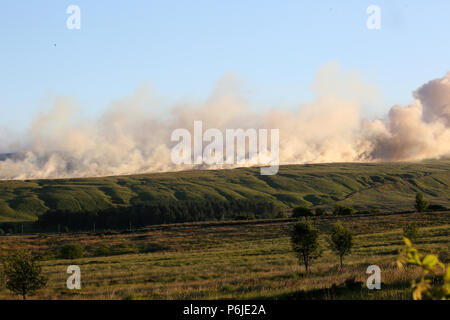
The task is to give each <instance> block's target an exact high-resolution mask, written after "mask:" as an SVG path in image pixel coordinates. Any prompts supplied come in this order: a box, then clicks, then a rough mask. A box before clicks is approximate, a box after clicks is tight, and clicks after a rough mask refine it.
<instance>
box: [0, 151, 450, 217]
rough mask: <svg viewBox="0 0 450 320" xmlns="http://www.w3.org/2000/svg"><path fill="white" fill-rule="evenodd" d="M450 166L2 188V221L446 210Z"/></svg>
mask: <svg viewBox="0 0 450 320" xmlns="http://www.w3.org/2000/svg"><path fill="white" fill-rule="evenodd" d="M449 172H450V160H449V159H443V160H430V161H423V162H420V163H399V162H396V163H333V164H314V165H312V164H311V165H287V166H281V167H280V171H279V173H278V174H277V175H274V176H262V175H260V170H259V168H239V169H233V170H210V171H200V170H197V171H195V170H194V171H185V172H170V173H158V174H144V175H134V176H119V177H105V178H84V179H59V180H30V181H0V222H2V221H34V220H36V219H37V216H38V215H40V214H42V213H43V212H45V211H47V210H48V209H59V210H69V211H83V210H84V211H91V210H101V209H105V208H108V207H111V206H129V205H133V204H135V203H137V202H152V201H164V200H174V201H182V200H188V199H189V200H194V201H195V200H202V199H210V200H223V201H226V200H228V199H249V198H262V199H264V200H268V201H272V202H273V203H274V204H276V205H277V206H279V207H280V208H290V207H294V206H299V205H307V206H311V207H318V206H320V207H328V208H332V207H334V205H335V204H341V205H350V206H354V207H355V208H357V209H368V208H374V207H381V209H382V210H384V211H389V210H392V211H402V210H412V209H413V200H414V196H415V194H416V192H418V191H421V192H423V193H424V195H425V197H426V198H427V199H428V200H430V201H431V202H432V203H433V204H440V205H444V206H448V204H449V203H450V188H449V185H450V174H449Z"/></svg>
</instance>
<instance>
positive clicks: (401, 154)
mask: <svg viewBox="0 0 450 320" xmlns="http://www.w3.org/2000/svg"><path fill="white" fill-rule="evenodd" d="M312 90H313V91H314V93H315V96H316V98H315V99H314V100H313V101H310V102H307V103H304V104H301V105H300V106H299V108H298V109H297V110H296V111H289V110H280V109H277V108H274V109H272V110H269V111H266V112H261V111H255V110H254V109H253V108H252V105H251V104H250V102H249V101H248V100H247V99H246V97H245V95H243V94H241V92H240V86H239V83H238V82H237V81H236V80H235V79H234V78H233V77H232V76H225V77H223V78H222V79H221V80H220V81H219V82H218V83H217V86H216V88H215V90H214V91H213V92H212V94H211V95H210V97H209V98H208V99H206V100H205V101H202V102H199V103H192V102H184V103H179V104H177V105H174V106H172V107H171V108H170V111H169V112H168V113H166V114H162V113H157V114H152V112H154V110H155V107H157V106H158V104H159V103H161V102H158V101H157V99H156V98H155V95H154V93H153V92H152V90H150V89H148V88H142V89H140V90H137V91H136V92H135V93H134V94H133V95H132V96H130V97H127V98H124V99H122V100H120V101H116V102H114V103H113V104H112V105H111V106H110V107H109V108H108V110H107V111H106V112H105V113H104V114H103V115H102V116H100V117H99V118H96V119H85V118H81V117H80V116H79V112H77V102H76V100H74V99H73V98H70V97H60V98H58V99H56V101H54V105H53V108H52V110H51V111H50V112H48V113H44V114H41V115H40V116H39V117H37V119H35V120H34V122H33V124H32V126H31V128H30V129H29V131H28V133H27V134H26V135H25V136H24V137H21V139H20V141H10V140H8V139H7V137H6V136H5V135H4V133H5V134H6V132H7V131H6V129H2V130H0V133H1V134H2V137H0V150H2V151H3V150H5V151H9V152H12V153H13V154H12V155H8V156H5V155H3V156H2V157H0V179H41V178H64V177H89V176H107V175H121V174H135V173H147V172H161V171H174V170H185V169H190V168H193V167H188V166H186V165H184V166H177V165H174V164H173V163H172V162H171V158H170V152H171V148H172V146H173V145H174V144H175V142H171V141H170V136H171V133H172V131H173V130H174V129H176V128H186V129H188V130H190V131H191V132H192V130H193V122H194V120H203V127H204V130H206V129H207V128H218V129H220V130H222V132H225V129H227V128H229V129H237V128H243V129H247V128H256V129H258V128H267V129H272V128H273V129H277V128H278V129H280V163H281V164H293V163H319V162H353V161H408V160H422V159H429V158H440V157H446V156H450V73H448V74H447V75H446V76H445V77H443V78H441V79H435V80H432V81H430V82H428V83H426V84H424V85H423V86H422V87H420V88H419V89H418V90H416V91H415V92H414V93H413V96H414V98H415V101H414V103H413V104H411V105H409V106H399V105H396V106H394V107H392V108H391V110H390V111H389V113H388V115H387V116H386V117H385V118H382V119H375V120H368V119H363V118H362V116H361V111H362V109H363V106H364V105H366V104H368V103H370V104H373V103H374V101H377V97H378V95H379V93H378V91H377V89H376V88H375V87H374V86H370V85H365V84H364V83H363V82H362V81H361V80H360V79H359V77H358V75H357V74H355V73H344V72H342V71H341V70H340V69H339V67H338V66H337V65H336V64H331V65H328V66H326V67H324V68H322V69H321V70H319V72H318V75H317V79H316V80H315V82H314V84H313V86H312ZM152 110H153V111H152ZM11 146H14V147H11ZM11 148H14V149H11ZM200 167H201V168H206V167H205V166H200ZM223 167H226V166H223ZM195 168H197V167H195ZM208 168H217V166H215V167H213V166H210V167H208Z"/></svg>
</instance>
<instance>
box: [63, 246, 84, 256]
mask: <svg viewBox="0 0 450 320" xmlns="http://www.w3.org/2000/svg"><path fill="white" fill-rule="evenodd" d="M83 256H84V248H83V247H82V246H81V245H79V244H66V245H65V246H63V247H62V248H61V250H60V258H61V259H79V258H82V257H83Z"/></svg>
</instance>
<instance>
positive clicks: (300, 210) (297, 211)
mask: <svg viewBox="0 0 450 320" xmlns="http://www.w3.org/2000/svg"><path fill="white" fill-rule="evenodd" d="M312 215H313V214H312V211H311V209H309V208H307V207H297V208H294V210H292V217H294V218H298V217H309V216H312Z"/></svg>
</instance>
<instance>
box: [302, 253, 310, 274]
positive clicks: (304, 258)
mask: <svg viewBox="0 0 450 320" xmlns="http://www.w3.org/2000/svg"><path fill="white" fill-rule="evenodd" d="M303 261H304V262H305V270H306V273H309V270H308V258H307V257H306V255H305V254H303Z"/></svg>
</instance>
